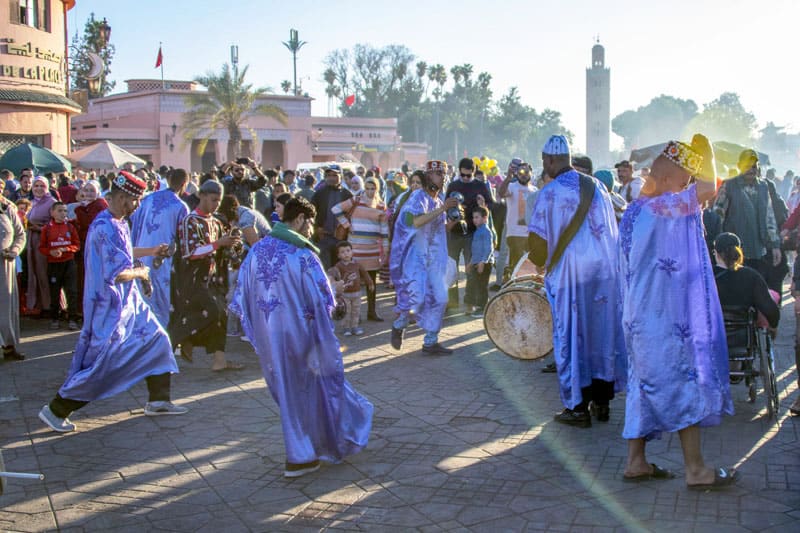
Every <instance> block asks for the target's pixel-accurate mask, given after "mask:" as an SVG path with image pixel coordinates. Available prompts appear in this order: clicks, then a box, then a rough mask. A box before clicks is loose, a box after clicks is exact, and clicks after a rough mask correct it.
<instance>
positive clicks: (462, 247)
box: [447, 232, 472, 304]
mask: <svg viewBox="0 0 800 533" xmlns="http://www.w3.org/2000/svg"><path fill="white" fill-rule="evenodd" d="M462 253H463V254H464V264H465V265H468V264H469V262H470V260H471V259H472V233H469V234H467V235H464V234H462V233H460V232H456V233H454V232H450V233H448V234H447V255H449V256H450V257H452V258H453V259H455V261H456V268H457V267H458V260H459V258H460V257H461V254H462ZM447 299H448V301H449V302H450V303H454V304H458V277H456V284H455V286H453V287H450V288H449V289H448V291H447ZM464 303H470V301H469V299H468V297H467V294H465V295H464Z"/></svg>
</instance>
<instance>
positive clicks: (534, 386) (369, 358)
mask: <svg viewBox="0 0 800 533" xmlns="http://www.w3.org/2000/svg"><path fill="white" fill-rule="evenodd" d="M382 296H383V298H382V302H381V303H382V308H383V313H384V315H387V316H388V315H389V310H388V305H389V298H388V295H387V294H383V295H382ZM46 326H47V322H46V321H26V322H24V324H23V329H24V335H25V337H26V338H25V343H24V344H23V345H22V349H23V350H24V351H25V352H27V354H28V356H29V358H28V359H27V360H26V361H24V362H22V363H13V364H11V363H6V364H4V365H2V366H0V397H3V401H2V403H0V445H2V447H3V453H4V456H5V462H6V467H7V469H8V470H14V471H27V472H42V473H44V474H45V476H46V480H45V481H43V482H40V481H20V480H12V481H11V483H10V485H9V487H8V488H7V490H6V493H5V494H4V495H2V496H0V530H9V531H42V530H52V529H61V530H65V531H83V530H92V531H96V530H110V529H112V528H113V529H114V531H115V532H118V533H122V532H123V531H136V532H140V531H145V530H165V531H210V532H218V531H226V533H232V532H235V531H305V530H308V531H314V530H321V529H332V530H335V529H346V530H372V531H395V530H396V531H409V530H419V531H449V530H475V531H493V532H497V531H525V530H542V531H544V530H548V531H623V530H650V531H667V530H674V529H681V530H682V531H725V532H731V531H780V532H786V531H792V530H794V531H798V530H800V452H799V451H798V449H799V448H798V446H799V440H798V433H799V432H800V420H798V419H792V418H789V417H788V415H787V408H788V406H789V405H790V403H791V401H792V400H794V398H795V396H796V395H797V386H796V376H795V374H794V369H793V368H792V366H790V363H791V361H793V339H792V334H793V330H794V322H793V317H792V316H791V305H785V306H784V323H783V324H782V327H781V332H780V336H779V339H778V344H777V352H778V362H777V365H778V374H779V387H780V390H781V399H782V405H781V411H780V415H779V417H778V420H777V422H776V421H774V420H773V421H768V420H766V418H765V416H764V402H763V397H761V396H759V398H758V400H757V402H756V403H755V404H749V403H747V402H746V390H745V388H744V386H743V385H738V386H734V387H733V391H734V397H735V400H736V410H737V414H736V416H735V417H733V418H728V419H726V420H725V421H724V423H723V425H722V426H720V427H718V428H713V429H710V430H707V431H705V433H704V439H703V446H704V453H705V455H706V457H707V459H709V460H712V461H714V462H715V463H716V464H720V465H730V464H736V465H739V466H740V467H741V471H742V473H743V479H742V480H741V483H740V484H739V485H738V486H737V487H736V488H734V489H732V490H729V491H727V492H725V493H697V492H690V491H688V490H686V488H685V487H684V482H683V480H682V479H681V478H680V477H679V478H677V479H674V480H670V481H660V482H649V483H645V484H630V483H624V482H622V481H621V476H622V471H623V464H624V459H625V453H626V446H625V442H624V441H623V440H622V438H621V437H620V433H621V430H622V420H623V409H624V400H622V399H617V400H615V401H614V402H612V409H611V421H610V422H609V423H606V424H603V423H597V422H596V423H595V424H594V426H593V427H592V428H591V429H576V428H570V427H564V426H560V425H557V424H555V423H553V422H552V415H553V413H554V412H556V411H557V410H559V409H560V405H559V401H558V394H557V389H556V379H555V377H554V376H553V375H552V374H542V373H540V368H541V367H542V366H543V364H544V362H541V361H537V362H523V361H517V360H514V359H511V358H509V357H506V356H505V355H503V354H501V353H498V352H497V351H496V350H495V349H493V346H492V345H491V344H490V343H489V341H488V340H487V338H486V335H485V334H484V332H483V330H482V325H481V324H480V322H479V321H477V320H472V319H469V318H467V317H464V316H463V315H461V316H452V317H450V318H449V319H448V320H447V322H446V328H445V330H444V341H445V343H446V344H449V345H451V346H454V347H456V348H457V353H456V355H453V356H451V357H438V358H426V357H423V356H422V355H421V354H420V352H419V348H420V346H421V333H420V331H419V330H413V331H412V332H411V335H410V336H409V338H408V339H407V342H406V347H407V350H406V352H405V353H404V354H398V353H396V352H394V351H393V350H392V349H391V348H390V347H389V346H388V343H387V341H388V323H383V324H380V325H377V324H374V323H368V324H367V325H366V328H367V334H366V335H365V336H364V337H363V338H359V339H353V340H348V342H347V345H346V346H345V355H344V359H345V365H346V371H347V377H348V379H349V380H350V381H351V382H352V383H353V384H354V386H355V387H356V388H357V389H358V390H359V391H360V392H362V393H363V394H364V395H366V396H367V397H368V398H369V399H370V400H371V401H372V402H373V403H374V404H375V419H374V424H373V432H372V436H371V439H370V443H369V447H368V449H367V450H366V451H364V452H363V453H361V454H360V455H358V456H355V457H352V458H350V459H349V460H348V461H347V462H345V463H344V464H341V465H330V466H323V468H322V469H321V470H320V471H319V472H317V473H315V474H311V475H309V476H306V477H303V478H299V479H296V480H293V481H288V480H285V479H284V478H283V477H282V475H281V474H282V469H283V462H284V454H283V444H282V440H281V432H280V425H279V419H278V416H277V412H276V409H275V405H274V404H273V401H272V399H271V398H270V397H269V395H268V393H267V391H266V389H265V385H264V382H263V379H262V378H261V374H260V370H259V367H258V363H257V361H256V359H255V356H254V353H253V352H252V350H251V349H250V348H249V345H246V344H244V343H242V342H240V341H239V340H234V341H231V342H230V346H229V351H230V352H232V354H233V356H232V357H233V358H235V359H238V360H242V361H244V362H246V363H247V364H248V368H247V370H246V371H244V372H240V373H227V374H225V375H211V373H210V372H209V371H208V370H207V367H208V366H209V365H210V360H209V359H208V358H207V357H206V356H204V355H200V351H199V350H198V351H196V352H195V364H194V365H185V364H184V365H182V369H181V374H180V375H178V376H176V377H175V378H174V381H173V383H174V386H173V396H174V398H175V399H176V400H177V403H179V404H182V405H186V406H187V407H189V408H190V409H191V411H190V413H189V414H188V415H186V416H182V417H161V418H155V419H154V418H147V417H145V416H144V415H143V413H142V407H143V405H144V402H145V399H146V389H145V387H144V385H143V384H142V385H138V386H137V387H135V388H134V389H133V390H131V391H129V392H127V393H125V394H121V395H119V396H117V397H115V398H113V399H110V400H106V401H100V402H96V403H94V404H90V405H89V406H88V407H86V408H84V409H83V410H81V411H79V412H78V413H76V414H75V416H74V417H72V419H73V421H74V422H76V423H77V424H78V431H77V432H75V433H72V434H68V435H58V434H55V433H53V432H50V431H48V430H46V429H45V428H44V427H43V426H42V424H41V423H40V422H39V420H38V419H37V416H36V415H37V412H38V410H39V408H40V407H41V406H42V405H43V404H44V403H45V402H46V401H48V400H49V399H50V398H51V397H52V395H53V393H54V392H55V391H56V389H57V387H58V386H59V385H60V384H61V381H62V379H63V377H64V373H65V371H66V369H67V367H68V364H69V360H70V352H71V350H72V348H73V346H74V343H75V340H76V337H77V335H76V334H75V333H68V332H65V331H59V332H50V331H48V330H47V328H46ZM649 456H650V459H651V460H653V461H655V462H657V463H658V464H660V465H662V466H665V467H669V468H672V469H675V470H676V471H678V472H680V473H682V464H683V463H682V459H681V452H680V443H679V441H678V439H677V436H675V435H668V436H665V438H664V439H662V440H660V441H657V442H654V443H651V444H650V445H649Z"/></svg>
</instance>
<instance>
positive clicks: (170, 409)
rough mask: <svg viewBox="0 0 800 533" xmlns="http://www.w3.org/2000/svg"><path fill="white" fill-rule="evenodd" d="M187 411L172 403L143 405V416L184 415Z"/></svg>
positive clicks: (148, 403)
mask: <svg viewBox="0 0 800 533" xmlns="http://www.w3.org/2000/svg"><path fill="white" fill-rule="evenodd" d="M188 412H189V410H188V409H187V408H185V407H181V406H180V405H175V404H174V403H172V402H147V403H146V404H144V414H145V416H162V415H184V414H186V413H188Z"/></svg>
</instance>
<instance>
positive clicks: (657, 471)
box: [622, 463, 675, 483]
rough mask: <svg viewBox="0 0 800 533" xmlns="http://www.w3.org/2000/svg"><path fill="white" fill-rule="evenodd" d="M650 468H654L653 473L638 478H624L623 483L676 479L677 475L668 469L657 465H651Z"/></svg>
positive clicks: (640, 475)
mask: <svg viewBox="0 0 800 533" xmlns="http://www.w3.org/2000/svg"><path fill="white" fill-rule="evenodd" d="M650 466H651V467H652V468H653V471H652V472H648V473H646V474H639V475H638V476H625V475H623V476H622V481H625V482H628V483H638V482H640V481H650V480H651V479H660V480H663V479H672V478H674V477H675V474H674V473H673V472H672V471H671V470H667V469H666V468H661V467H660V466H658V465H657V464H655V463H650Z"/></svg>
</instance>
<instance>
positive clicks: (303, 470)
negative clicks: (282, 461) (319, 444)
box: [283, 461, 320, 478]
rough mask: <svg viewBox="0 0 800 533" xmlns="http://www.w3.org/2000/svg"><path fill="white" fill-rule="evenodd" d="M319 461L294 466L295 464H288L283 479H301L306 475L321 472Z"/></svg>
mask: <svg viewBox="0 0 800 533" xmlns="http://www.w3.org/2000/svg"><path fill="white" fill-rule="evenodd" d="M319 465H320V463H319V461H312V462H310V463H305V464H299V465H298V464H294V463H288V462H287V463H286V468H284V470H283V477H288V478H293V477H300V476H304V475H306V474H310V473H311V472H316V471H317V470H319Z"/></svg>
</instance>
